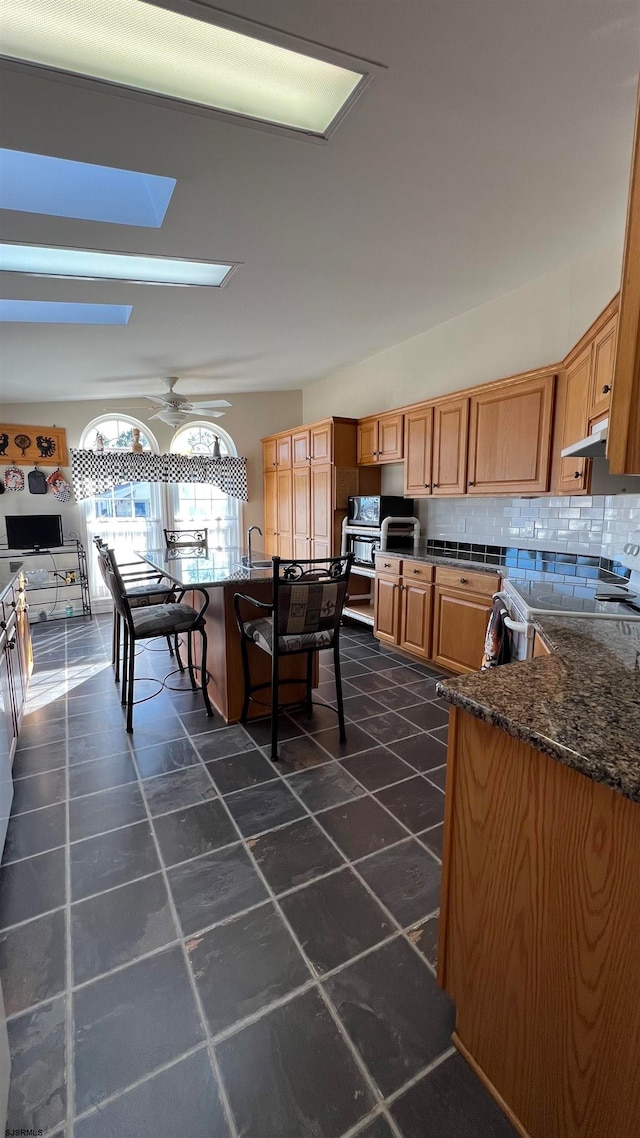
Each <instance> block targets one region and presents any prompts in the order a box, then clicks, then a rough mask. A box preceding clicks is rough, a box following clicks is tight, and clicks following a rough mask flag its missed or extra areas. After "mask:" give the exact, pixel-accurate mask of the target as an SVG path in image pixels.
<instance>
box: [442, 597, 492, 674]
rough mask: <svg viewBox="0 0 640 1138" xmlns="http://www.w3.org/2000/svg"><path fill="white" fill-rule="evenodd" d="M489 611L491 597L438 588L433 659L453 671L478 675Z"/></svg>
mask: <svg viewBox="0 0 640 1138" xmlns="http://www.w3.org/2000/svg"><path fill="white" fill-rule="evenodd" d="M490 612H491V597H490V596H482V595H481V594H479V593H474V592H470V591H466V590H465V589H463V588H459V589H452V588H450V587H449V586H442V585H436V586H435V592H434V602H433V645H432V657H431V658H432V659H433V660H435V661H436V663H438V664H442V666H443V667H444V668H448V669H449V670H450V671H451V672H477V671H478V669H479V668H480V665H481V664H482V654H483V651H484V638H485V634H486V631H487V622H488V620H489V614H490Z"/></svg>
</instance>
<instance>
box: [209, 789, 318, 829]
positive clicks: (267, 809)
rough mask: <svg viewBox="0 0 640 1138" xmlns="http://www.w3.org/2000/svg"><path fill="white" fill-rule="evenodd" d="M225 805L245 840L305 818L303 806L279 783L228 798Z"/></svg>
mask: <svg viewBox="0 0 640 1138" xmlns="http://www.w3.org/2000/svg"><path fill="white" fill-rule="evenodd" d="M225 802H226V804H227V806H228V807H229V810H230V811H231V813H232V815H233V817H234V819H235V821H236V823H237V825H238V827H239V829H240V832H241V833H242V834H243V835H244V837H245V838H251V837H253V836H254V835H255V834H259V833H261V832H262V831H263V830H271V829H273V827H274V826H281V825H283V824H284V823H285V822H293V821H295V819H296V818H301V817H303V816H304V815H305V814H306V811H305V809H304V806H301V805H300V803H299V802H298V801H297V800H296V799H295V798H294V796H293V794H292V793H291V791H290V790H289V788H288V786H287V785H286V784H285V783H284V782H283V781H282V780H281V779H278V780H277V781H276V782H267V783H263V784H262V785H261V786H255V787H251V788H250V789H249V790H240V791H238V793H237V794H230V795H229V796H228V798H225Z"/></svg>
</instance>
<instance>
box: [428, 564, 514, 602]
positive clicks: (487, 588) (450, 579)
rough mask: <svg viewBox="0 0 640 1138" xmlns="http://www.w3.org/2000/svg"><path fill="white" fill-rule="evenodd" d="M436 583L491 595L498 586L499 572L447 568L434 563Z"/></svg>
mask: <svg viewBox="0 0 640 1138" xmlns="http://www.w3.org/2000/svg"><path fill="white" fill-rule="evenodd" d="M436 584H437V585H446V586H447V588H450V589H468V590H469V592H474V593H482V594H484V595H486V596H489V597H490V596H491V595H492V594H493V593H495V592H496V590H497V589H498V588H499V587H500V576H499V574H497V573H496V574H493V573H479V572H478V571H477V570H476V571H474V570H473V569H449V568H448V567H445V566H443V565H436Z"/></svg>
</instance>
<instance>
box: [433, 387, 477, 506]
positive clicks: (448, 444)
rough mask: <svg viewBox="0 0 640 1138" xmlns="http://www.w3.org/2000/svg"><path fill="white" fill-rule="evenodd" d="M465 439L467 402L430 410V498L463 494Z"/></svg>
mask: <svg viewBox="0 0 640 1138" xmlns="http://www.w3.org/2000/svg"><path fill="white" fill-rule="evenodd" d="M468 435H469V400H468V399H452V400H451V402H450V403H438V404H436V406H435V407H434V408H433V459H432V464H431V466H432V483H431V493H432V494H434V495H445V494H458V495H460V494H464V493H465V491H466V489H467V444H468Z"/></svg>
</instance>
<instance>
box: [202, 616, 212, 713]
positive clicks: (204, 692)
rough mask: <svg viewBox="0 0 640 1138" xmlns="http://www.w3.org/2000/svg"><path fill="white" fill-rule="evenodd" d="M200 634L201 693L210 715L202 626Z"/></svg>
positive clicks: (205, 647)
mask: <svg viewBox="0 0 640 1138" xmlns="http://www.w3.org/2000/svg"><path fill="white" fill-rule="evenodd" d="M200 634H201V636H202V665H201V671H200V680H201V683H202V695H203V697H204V706H205V707H206V709H207V715H208V716H212V715H213V708H212V706H211V700H210V699H209V684H208V682H207V634H206V632H205V630H204V627H203V628H201V629H200Z"/></svg>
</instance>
